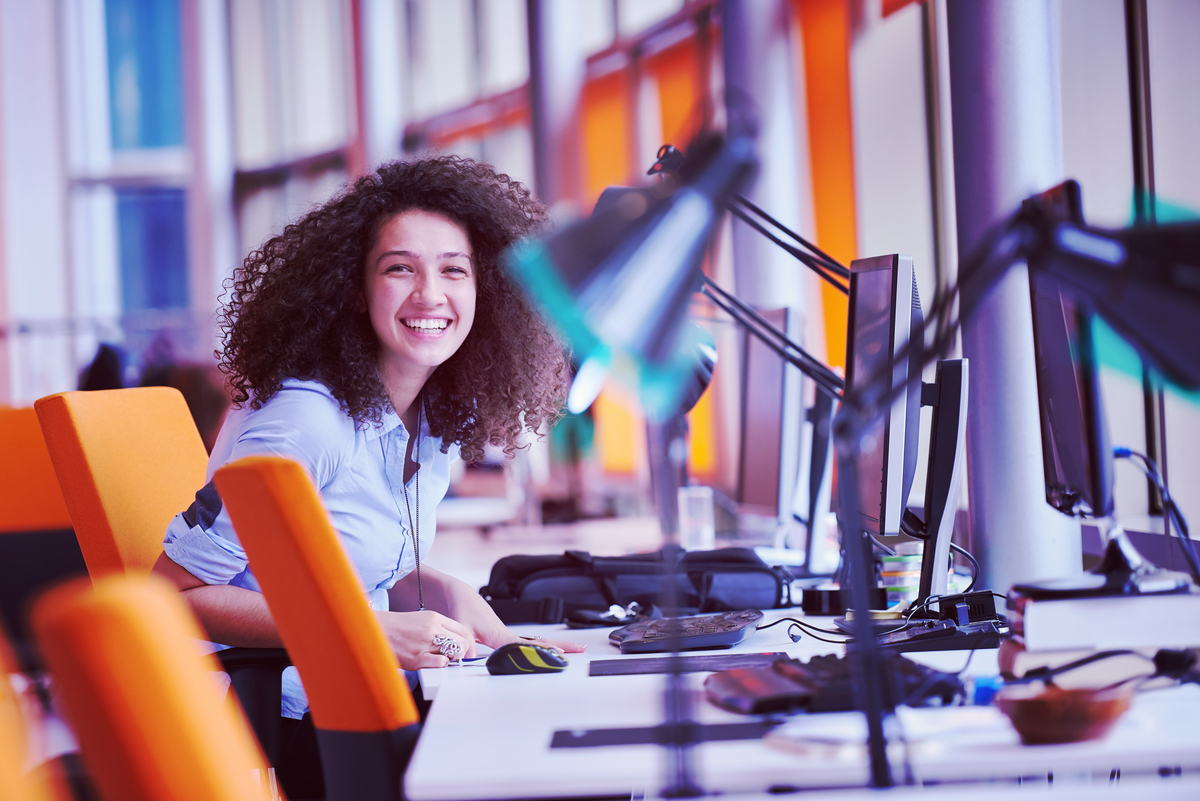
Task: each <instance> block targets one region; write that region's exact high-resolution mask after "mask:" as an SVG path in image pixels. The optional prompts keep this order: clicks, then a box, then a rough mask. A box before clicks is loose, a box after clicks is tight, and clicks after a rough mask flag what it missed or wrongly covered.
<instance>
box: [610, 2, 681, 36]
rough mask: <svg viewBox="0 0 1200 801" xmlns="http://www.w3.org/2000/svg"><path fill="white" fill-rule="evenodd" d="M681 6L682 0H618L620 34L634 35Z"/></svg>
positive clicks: (660, 20)
mask: <svg viewBox="0 0 1200 801" xmlns="http://www.w3.org/2000/svg"><path fill="white" fill-rule="evenodd" d="M681 8H683V0H618V3H617V20H618V24H619V25H620V26H621V35H622V36H634V35H636V34H639V33H641V32H642V31H644V30H646V29H647V28H649V27H650V26H651V25H653V24H654V23H656V22H662V21H663V20H664V19H666V18H667V17H669V16H671V15H672V14H674V13H675V12H676V11H678V10H680V9H681Z"/></svg>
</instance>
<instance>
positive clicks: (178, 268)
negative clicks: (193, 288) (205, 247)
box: [116, 187, 188, 312]
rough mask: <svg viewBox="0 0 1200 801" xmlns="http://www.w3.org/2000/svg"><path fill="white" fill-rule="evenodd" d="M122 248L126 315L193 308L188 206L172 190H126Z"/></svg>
mask: <svg viewBox="0 0 1200 801" xmlns="http://www.w3.org/2000/svg"><path fill="white" fill-rule="evenodd" d="M116 195H117V243H118V245H117V246H118V252H119V254H120V263H121V300H122V305H123V307H124V309H125V311H126V312H137V311H146V310H152V309H181V308H184V307H186V306H187V305H188V276H187V208H186V207H187V203H186V201H185V195H184V190H182V189H176V188H173V187H138V188H121V189H118V190H117V191H116Z"/></svg>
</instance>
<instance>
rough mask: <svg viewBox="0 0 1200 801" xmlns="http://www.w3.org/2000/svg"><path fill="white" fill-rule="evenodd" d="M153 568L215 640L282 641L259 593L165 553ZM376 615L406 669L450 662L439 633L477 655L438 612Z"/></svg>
mask: <svg viewBox="0 0 1200 801" xmlns="http://www.w3.org/2000/svg"><path fill="white" fill-rule="evenodd" d="M153 572H154V573H155V574H157V575H159V576H162V577H163V578H165V579H166V580H167V581H170V582H171V583H172V584H174V585H175V586H176V587H177V588H178V589H179V591H180V592H181V593H182V594H183V597H184V599H185V600H186V601H187V602H188V604H189V605H190V606H191V608H192V612H193V613H194V614H195V615H196V617H197V618H198V619H199V620H200V625H201V626H203V627H204V630H205V632H207V634H208V637H209V639H211V640H212V641H213V642H219V643H223V644H225V645H236V646H241V647H243V648H282V647H283V641H282V640H281V639H280V637H279V631H278V629H276V628H275V621H274V620H272V618H271V611H270V609H268V608H267V601H266V599H265V598H264V597H263V595H262V593H260V592H255V591H254V590H247V589H245V588H243V587H231V586H229V585H228V584H205V583H204V582H203V581H201V580H200V579H198V578H196V577H195V576H193V575H192V574H191V573H189V572H188V571H187V570H185V569H184V568H183V567H181V566H180V565H179V564H178V563H176V562H175V561H174V560H173V559H171V557H169V556H167V555H166V554H163V555H161V556H160V557H159V558H158V561H157V562H156V563H155V564H154V570H153ZM463 586H466V585H463ZM375 618H376V619H377V620H378V621H379V626H380V628H382V629H383V634H384V637H386V638H387V641H388V645H389V646H390V647H391V649H392V652H393V653H394V654H396V658H397V659H398V660H399V662H400V666H401V667H402V668H404V669H405V670H419V669H420V668H431V667H445V666H446V665H447V664H449V662H450V660H449V659H448V658H447V657H445V656H443V655H442V654H441V653H440V652H439V649H438V648H437V647H436V646H434V644H433V640H434V638H435V637H437V636H438V635H439V634H442V635H449V636H451V637H454V638H455V639H456V640H458V641H459V642H461V643H462V644H463V645H464V646H465V653H463V656H468V657H470V656H475V639H474V638H473V637H472V636H471V631H470V630H469V629H467V628H466V627H465V626H462V625H460V624H459V623H456V622H455V621H453V620H450V619H448V618H447V617H445V616H443V615H441V614H439V613H437V612H432V611H431V612H376V613H375Z"/></svg>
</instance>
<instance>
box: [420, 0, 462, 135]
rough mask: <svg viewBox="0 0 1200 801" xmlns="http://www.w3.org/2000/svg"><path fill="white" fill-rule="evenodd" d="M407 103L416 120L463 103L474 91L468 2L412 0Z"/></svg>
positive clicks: (459, 0) (455, 0)
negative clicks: (410, 62) (410, 79)
mask: <svg viewBox="0 0 1200 801" xmlns="http://www.w3.org/2000/svg"><path fill="white" fill-rule="evenodd" d="M407 8H408V35H409V41H410V44H411V48H412V104H413V116H414V117H415V118H417V119H422V118H424V117H429V116H432V115H434V114H438V113H440V112H443V111H446V110H448V109H452V108H456V107H458V106H461V105H465V104H467V103H469V102H471V101H472V100H474V99H475V96H476V93H477V89H478V87H477V86H476V77H477V76H476V73H477V69H478V68H477V66H476V62H475V58H476V55H477V54H476V52H475V44H474V38H475V31H474V25H473V22H472V15H471V4H470V3H469V2H468V0H411V2H410V3H409V4H408V6H407Z"/></svg>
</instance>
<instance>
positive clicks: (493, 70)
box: [478, 0, 529, 95]
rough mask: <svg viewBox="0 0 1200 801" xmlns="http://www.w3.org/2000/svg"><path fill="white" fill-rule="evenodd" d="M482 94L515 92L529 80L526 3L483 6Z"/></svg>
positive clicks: (494, 0)
mask: <svg viewBox="0 0 1200 801" xmlns="http://www.w3.org/2000/svg"><path fill="white" fill-rule="evenodd" d="M478 26H479V50H480V52H479V62H480V63H479V82H480V87H479V90H480V94H483V95H493V94H496V93H498V92H503V91H505V90H507V89H515V88H516V87H518V86H520V85H521V84H523V83H525V81H527V80H528V79H529V29H528V25H527V23H526V20H525V3H524V2H522V0H483V2H482V3H480V5H479V20H478Z"/></svg>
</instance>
